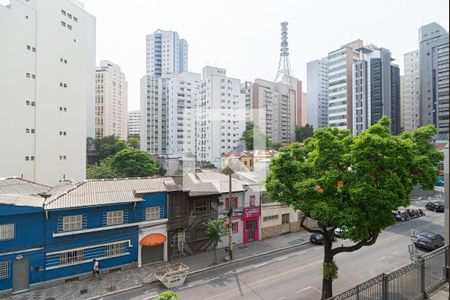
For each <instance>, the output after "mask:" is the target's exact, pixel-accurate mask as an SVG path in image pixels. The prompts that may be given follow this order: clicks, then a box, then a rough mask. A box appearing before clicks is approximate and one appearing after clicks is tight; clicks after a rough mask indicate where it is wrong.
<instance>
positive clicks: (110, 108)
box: [95, 60, 128, 140]
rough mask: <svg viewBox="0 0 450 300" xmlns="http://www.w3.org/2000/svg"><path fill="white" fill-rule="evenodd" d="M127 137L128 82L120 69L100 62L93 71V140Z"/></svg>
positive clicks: (105, 61)
mask: <svg viewBox="0 0 450 300" xmlns="http://www.w3.org/2000/svg"><path fill="white" fill-rule="evenodd" d="M110 135H115V136H118V137H119V138H121V139H122V140H126V139H127V137H128V82H127V80H126V78H125V74H124V73H123V72H122V71H121V70H120V67H119V66H118V65H116V64H114V63H112V62H110V61H108V60H101V61H100V66H99V67H97V70H96V71H95V138H102V137H104V136H110Z"/></svg>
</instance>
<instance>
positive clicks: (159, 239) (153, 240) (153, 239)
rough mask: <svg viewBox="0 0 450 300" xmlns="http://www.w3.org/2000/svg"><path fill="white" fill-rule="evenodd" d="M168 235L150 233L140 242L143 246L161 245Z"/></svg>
mask: <svg viewBox="0 0 450 300" xmlns="http://www.w3.org/2000/svg"><path fill="white" fill-rule="evenodd" d="M165 241H166V237H165V236H164V235H162V234H159V233H154V234H149V235H147V236H146V237H145V238H143V239H142V240H141V242H140V244H141V246H159V245H162V244H164V242H165Z"/></svg>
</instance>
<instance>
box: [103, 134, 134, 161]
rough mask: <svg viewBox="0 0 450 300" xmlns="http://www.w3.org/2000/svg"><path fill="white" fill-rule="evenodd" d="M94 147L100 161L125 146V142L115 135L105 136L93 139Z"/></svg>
mask: <svg viewBox="0 0 450 300" xmlns="http://www.w3.org/2000/svg"><path fill="white" fill-rule="evenodd" d="M95 148H96V150H97V152H98V160H99V161H102V160H104V159H105V158H107V157H108V156H114V155H115V154H116V153H118V152H120V151H121V150H123V149H125V148H127V143H126V142H125V141H123V140H120V139H119V138H118V137H117V136H115V135H110V136H105V137H102V138H99V139H96V140H95Z"/></svg>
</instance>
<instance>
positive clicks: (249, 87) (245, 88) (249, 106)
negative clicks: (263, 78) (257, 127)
mask: <svg viewBox="0 0 450 300" xmlns="http://www.w3.org/2000/svg"><path fill="white" fill-rule="evenodd" d="M241 94H244V95H245V122H253V83H252V82H251V81H245V82H244V83H242V84H241Z"/></svg>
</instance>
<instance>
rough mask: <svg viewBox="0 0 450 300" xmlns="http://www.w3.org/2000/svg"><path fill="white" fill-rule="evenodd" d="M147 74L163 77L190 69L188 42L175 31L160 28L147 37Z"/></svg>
mask: <svg viewBox="0 0 450 300" xmlns="http://www.w3.org/2000/svg"><path fill="white" fill-rule="evenodd" d="M146 45H147V49H146V56H147V60H146V74H147V75H150V76H157V77H161V76H164V75H167V74H170V73H174V72H177V73H181V72H185V71H187V70H188V43H187V41H186V40H184V39H180V38H179V35H178V33H177V32H175V31H166V30H161V29H158V30H156V31H155V32H154V33H153V34H149V35H147V39H146Z"/></svg>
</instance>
